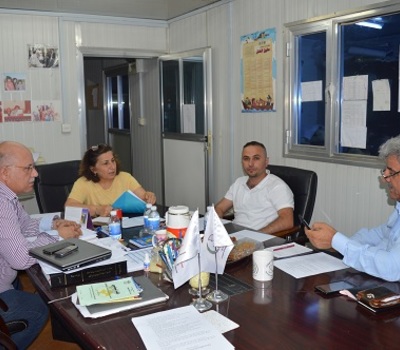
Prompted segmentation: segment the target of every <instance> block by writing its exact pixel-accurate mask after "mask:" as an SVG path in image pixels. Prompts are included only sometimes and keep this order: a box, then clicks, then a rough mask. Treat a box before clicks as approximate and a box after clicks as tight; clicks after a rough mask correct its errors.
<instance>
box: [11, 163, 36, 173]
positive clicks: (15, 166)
mask: <svg viewBox="0 0 400 350" xmlns="http://www.w3.org/2000/svg"><path fill="white" fill-rule="evenodd" d="M11 166H13V167H14V168H19V169H23V170H24V171H25V172H27V173H31V172H32V171H33V169H36V166H35V165H34V164H31V165H28V166H22V165H11Z"/></svg>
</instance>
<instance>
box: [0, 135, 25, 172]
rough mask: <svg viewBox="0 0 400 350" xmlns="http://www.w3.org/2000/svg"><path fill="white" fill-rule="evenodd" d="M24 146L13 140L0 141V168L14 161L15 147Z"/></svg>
mask: <svg viewBox="0 0 400 350" xmlns="http://www.w3.org/2000/svg"><path fill="white" fill-rule="evenodd" d="M20 147H24V148H25V146H23V145H22V144H20V143H18V142H13V141H2V142H0V168H4V167H7V166H9V165H11V164H13V163H15V160H16V155H15V149H16V148H20Z"/></svg>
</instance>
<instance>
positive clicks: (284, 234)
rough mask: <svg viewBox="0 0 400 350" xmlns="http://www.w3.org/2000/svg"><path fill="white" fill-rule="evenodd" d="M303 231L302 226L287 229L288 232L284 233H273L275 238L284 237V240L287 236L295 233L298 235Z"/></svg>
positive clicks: (283, 231)
mask: <svg viewBox="0 0 400 350" xmlns="http://www.w3.org/2000/svg"><path fill="white" fill-rule="evenodd" d="M300 230H301V226H300V225H298V226H293V227H292V228H289V229H286V230H282V231H278V232H275V233H272V235H273V236H277V237H282V238H286V237H287V236H290V235H292V234H294V233H298V232H300Z"/></svg>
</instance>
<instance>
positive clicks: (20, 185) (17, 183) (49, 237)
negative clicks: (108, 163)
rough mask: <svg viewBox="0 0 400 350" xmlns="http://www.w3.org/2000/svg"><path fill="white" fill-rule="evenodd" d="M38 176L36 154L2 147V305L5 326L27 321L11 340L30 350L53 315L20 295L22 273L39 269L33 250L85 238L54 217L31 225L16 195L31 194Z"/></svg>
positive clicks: (7, 144)
mask: <svg viewBox="0 0 400 350" xmlns="http://www.w3.org/2000/svg"><path fill="white" fill-rule="evenodd" d="M36 176H38V173H37V171H36V169H35V165H34V161H33V157H32V152H31V151H30V150H29V149H28V148H27V147H25V146H24V145H22V144H20V143H17V142H11V141H4V142H1V143H0V272H1V273H0V299H2V300H3V301H4V302H5V303H6V304H7V306H8V310H7V311H4V310H0V315H1V316H2V317H3V319H4V321H5V322H11V321H15V320H20V319H23V320H26V321H27V325H28V327H27V328H26V329H25V330H23V331H21V332H18V333H15V334H13V335H12V338H13V340H14V342H15V343H16V344H17V346H18V349H26V348H27V347H28V346H29V344H30V343H31V342H32V341H33V340H34V339H35V338H36V336H37V335H38V334H39V332H40V330H41V329H42V327H43V326H44V324H45V322H46V320H47V317H48V309H47V306H46V305H45V304H44V302H43V301H42V300H41V298H40V296H39V295H37V294H32V293H27V292H23V291H22V290H18V289H19V285H18V279H17V272H18V271H19V270H25V269H27V268H29V267H30V266H32V265H33V264H35V263H36V262H37V261H36V259H34V258H32V257H31V256H29V249H30V248H33V247H38V246H44V245H47V244H49V243H53V242H56V241H57V240H58V239H59V236H61V237H62V238H72V237H78V236H79V235H81V229H80V227H79V225H77V224H76V223H74V222H72V221H67V220H61V219H59V218H58V217H55V216H54V214H49V215H45V216H44V217H43V218H42V219H41V220H39V219H32V218H31V217H30V216H29V214H28V213H27V212H26V211H25V210H24V208H23V207H22V205H21V203H20V202H19V200H18V197H17V195H19V194H23V193H28V192H31V191H32V189H33V183H34V181H35V177H36Z"/></svg>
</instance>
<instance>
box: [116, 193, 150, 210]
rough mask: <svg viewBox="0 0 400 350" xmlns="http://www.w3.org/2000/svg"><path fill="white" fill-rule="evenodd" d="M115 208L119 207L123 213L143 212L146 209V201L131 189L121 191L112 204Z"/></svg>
mask: <svg viewBox="0 0 400 350" xmlns="http://www.w3.org/2000/svg"><path fill="white" fill-rule="evenodd" d="M112 207H113V208H115V209H121V210H122V212H123V213H133V214H138V213H143V212H144V210H145V209H146V202H145V201H143V200H142V199H140V198H139V197H138V196H137V195H136V194H134V193H133V192H132V191H131V190H127V191H125V192H124V193H122V194H121V195H120V196H119V197H118V198H117V199H116V201H115V202H114V203H113V204H112Z"/></svg>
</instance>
